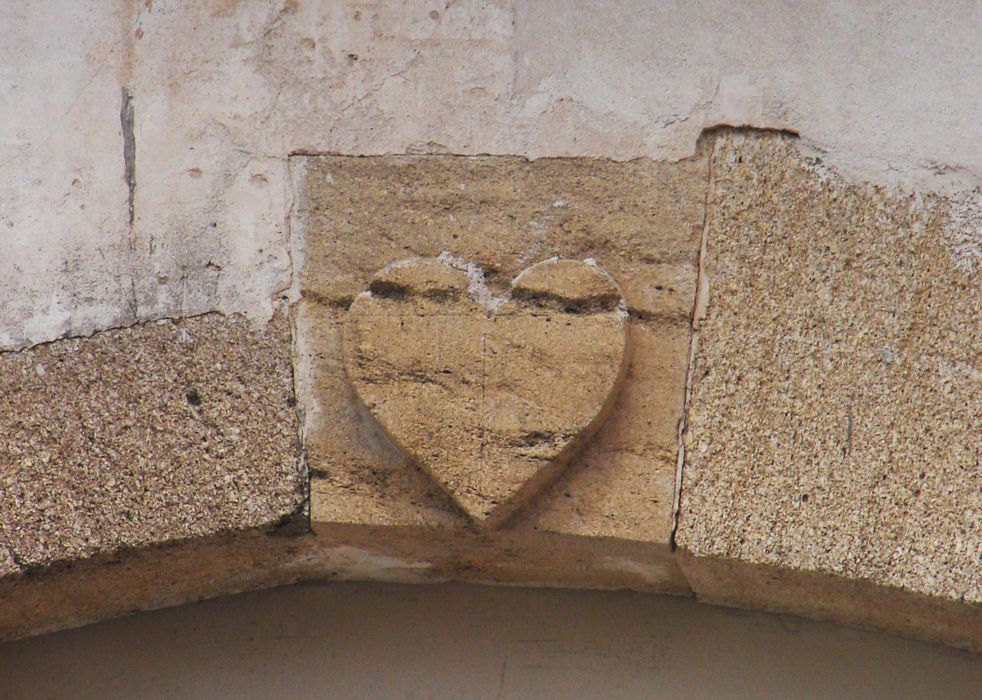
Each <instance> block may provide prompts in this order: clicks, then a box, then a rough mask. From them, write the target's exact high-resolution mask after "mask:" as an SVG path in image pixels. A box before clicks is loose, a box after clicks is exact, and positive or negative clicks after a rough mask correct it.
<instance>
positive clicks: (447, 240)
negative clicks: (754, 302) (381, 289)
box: [294, 155, 707, 592]
mask: <svg viewBox="0 0 982 700" xmlns="http://www.w3.org/2000/svg"><path fill="white" fill-rule="evenodd" d="M294 167H295V169H296V170H298V171H300V172H303V173H305V182H304V188H305V192H304V195H305V197H304V199H305V203H306V205H305V208H304V210H303V211H302V212H300V216H299V219H300V220H301V221H302V224H303V225H302V231H301V232H300V235H301V238H302V240H301V242H300V245H299V246H298V248H299V249H300V251H301V252H302V257H303V260H304V264H303V269H302V272H301V283H300V286H301V291H302V296H303V300H302V301H301V303H300V304H299V305H298V306H297V323H296V327H297V339H298V343H297V353H298V361H297V363H298V373H297V379H298V392H299V399H300V402H301V406H303V407H304V408H305V435H306V445H307V449H308V464H309V466H310V472H311V515H312V526H313V528H314V530H315V532H317V533H318V534H319V536H321V537H331V536H334V535H335V533H337V532H339V529H341V528H344V529H346V531H350V530H349V528H350V526H351V525H352V524H355V525H357V526H359V527H362V528H371V529H372V530H373V537H374V541H375V542H376V543H377V544H378V545H379V546H383V545H384V544H385V543H389V544H390V545H391V546H397V545H396V544H393V543H395V542H396V541H398V547H397V548H398V549H399V551H400V552H401V553H402V554H401V555H402V556H405V555H409V554H412V553H413V551H418V552H422V551H424V550H431V551H429V552H428V553H427V554H426V555H425V557H424V558H426V559H427V560H428V561H430V562H434V566H437V567H438V568H439V567H443V568H447V567H449V569H450V570H451V571H452V572H453V574H452V575H453V577H455V578H466V579H472V580H501V581H510V582H522V581H525V582H543V583H550V584H552V585H590V586H601V587H602V586H614V587H617V586H629V587H634V588H644V589H648V590H669V591H675V592H682V591H685V590H687V586H686V584H685V582H684V580H683V579H682V578H681V576H680V572H679V570H678V567H677V565H676V564H675V562H674V560H673V558H672V556H671V548H670V540H671V533H672V500H673V495H674V482H675V472H676V455H677V446H678V424H679V421H680V419H681V415H682V403H683V399H684V384H685V372H686V366H687V362H688V327H689V317H690V314H691V309H692V304H693V302H694V297H695V282H696V271H697V264H698V252H699V244H700V238H701V227H702V211H703V204H704V198H705V190H704V185H705V179H706V167H707V163H706V159H705V156H704V155H700V156H698V157H696V158H693V159H691V160H686V161H681V162H679V163H671V164H669V163H653V162H650V161H643V160H639V161H631V162H628V163H615V162H611V161H606V160H601V159H555V160H541V161H534V162H529V161H527V160H525V159H521V158H513V157H477V158H458V157H430V156H424V157H403V156H397V157H378V158H345V157H303V158H295V159H294ZM443 253H446V254H447V255H449V256H452V258H454V259H457V260H460V261H464V262H467V263H471V264H473V265H474V266H476V267H478V268H480V269H481V270H483V271H484V272H485V283H486V285H487V288H488V291H489V293H490V294H491V295H492V296H504V295H505V294H506V293H507V292H508V287H509V285H510V283H511V281H512V280H513V279H515V278H516V277H517V276H518V275H519V273H521V272H522V271H523V270H524V269H525V268H527V267H528V266H529V265H531V264H534V263H537V262H540V261H542V260H546V259H548V258H551V257H553V256H559V257H560V258H563V259H569V260H581V261H582V260H584V259H588V258H592V259H594V260H595V261H596V263H597V264H598V265H599V266H601V267H602V268H603V269H605V270H607V271H608V272H609V273H610V274H611V275H612V276H613V277H614V279H615V280H616V281H617V283H618V284H619V285H620V287H621V289H622V290H623V295H624V297H625V299H626V302H627V307H628V310H629V317H630V321H629V323H628V329H627V335H628V339H627V347H626V351H625V362H626V366H625V369H624V373H625V381H624V384H623V386H622V390H621V391H620V392H618V393H617V394H616V396H615V397H614V401H613V405H612V407H611V413H610V416H609V418H608V419H607V420H606V421H605V422H604V423H603V424H602V425H601V426H600V427H599V431H598V432H597V434H596V435H595V436H594V437H593V438H592V439H590V440H589V441H587V442H586V444H585V445H583V446H582V448H581V449H579V450H578V451H577V453H576V454H575V455H573V457H572V460H571V461H570V463H569V464H567V465H565V466H564V467H563V469H562V470H561V472H560V473H559V474H558V475H556V476H555V479H554V481H553V482H552V483H551V484H543V485H542V488H541V490H539V491H538V493H536V494H535V495H534V496H532V495H531V494H530V495H529V498H527V499H525V498H524V497H523V498H521V499H519V500H521V501H524V504H519V503H516V505H519V506H520V507H518V508H517V510H515V511H514V513H513V514H512V515H511V517H509V518H507V519H505V518H501V519H498V518H492V523H491V525H492V527H491V528H490V529H489V528H485V531H484V532H483V533H482V532H478V531H476V530H474V528H473V527H472V526H470V525H469V522H468V521H469V518H468V517H467V516H465V514H464V513H462V512H461V511H460V509H459V508H458V507H457V506H456V505H454V503H453V502H452V500H451V499H450V498H448V496H447V494H446V493H445V492H444V489H443V488H441V487H440V486H439V485H437V483H436V482H435V480H434V479H433V478H432V477H431V476H429V475H428V474H427V473H426V472H425V471H424V470H423V469H421V468H420V467H419V466H417V465H416V464H413V463H412V460H410V459H408V458H407V457H406V456H405V455H404V454H403V453H402V452H401V451H400V450H399V449H398V448H397V447H396V446H395V445H394V444H393V443H392V442H391V441H390V440H389V439H388V438H387V437H386V435H385V431H384V430H383V429H382V427H381V426H380V425H379V423H378V421H377V420H376V418H375V417H373V416H372V414H371V412H370V411H369V410H368V409H367V408H366V407H365V406H364V404H363V402H362V401H359V400H358V399H357V396H356V393H355V391H354V390H353V389H352V387H351V386H350V383H349V382H348V381H347V380H346V378H345V373H344V359H343V358H344V355H343V350H342V342H341V335H342V333H341V330H342V328H343V327H344V324H345V322H346V319H347V317H348V307H349V305H351V303H352V300H354V299H355V298H356V297H357V295H358V294H359V293H361V292H362V291H364V290H367V289H369V288H370V285H371V284H373V283H372V281H371V280H372V278H373V276H374V275H375V274H376V273H377V272H378V271H379V270H380V269H382V268H384V267H386V266H387V265H390V264H391V263H394V262H396V261H400V260H405V259H408V258H413V257H422V258H437V257H439V256H440V255H441V254H443ZM445 259H446V257H445ZM538 294H539V291H537V290H531V291H530V292H529V296H532V297H533V298H534V297H535V296H536V295H538ZM515 296H521V295H515ZM558 296H562V294H559V295H558ZM357 306H358V303H357V302H356V303H355V308H357ZM553 313H563V312H562V311H561V310H555V311H553ZM511 319H512V317H511V315H507V314H506V315H505V316H503V317H502V318H501V319H499V322H500V321H506V322H507V323H512V322H513V321H512V320H511ZM431 321H432V320H431ZM432 322H433V323H436V321H432ZM469 322H474V323H481V322H482V321H477V320H472V321H469ZM514 322H515V323H520V324H521V323H524V322H523V321H521V317H520V316H519V317H516V318H515V320H514ZM380 323H382V324H391V323H393V320H392V317H388V318H386V319H384V320H380ZM391 331H392V332H394V328H392V329H391ZM374 332H375V333H378V334H385V333H388V332H390V331H387V330H385V329H384V328H382V327H381V326H380V327H378V328H376V329H375V330H374ZM473 332H476V331H472V333H471V334H473ZM516 332H521V333H523V334H524V335H523V338H527V339H532V338H533V337H535V331H533V330H530V329H522V330H520V331H516ZM416 335H423V336H427V337H432V338H440V339H443V338H446V337H447V335H448V334H447V333H446V332H445V331H444V332H441V331H440V330H439V329H437V328H436V327H432V328H427V329H425V330H424V331H423V332H422V333H418V334H416ZM539 340H540V341H542V342H541V343H532V344H531V345H540V344H541V345H542V348H543V349H544V350H548V353H549V354H551V355H553V356H554V357H556V358H559V357H560V356H561V354H562V353H557V349H556V347H553V345H552V343H551V341H550V339H549V338H548V337H545V336H543V337H541V338H539ZM460 342H462V341H459V340H457V339H455V340H453V341H452V342H448V343H439V342H436V341H435V340H434V342H433V345H434V347H433V348H431V349H430V350H427V347H428V345H427V342H423V341H421V342H420V343H417V344H416V349H415V350H412V351H408V352H418V353H423V354H426V353H429V352H437V348H441V349H440V352H447V351H448V345H450V346H452V347H453V349H454V352H458V348H459V352H460V353H462V354H461V356H465V355H466V356H470V355H473V354H474V353H476V352H477V351H478V349H479V348H477V347H476V346H475V345H474V344H470V345H466V344H465V345H459V343H460ZM564 342H566V346H569V343H568V341H564ZM506 345H507V344H506ZM589 345H596V343H593V342H591V343H590V344H589ZM501 347H504V346H501ZM514 348H517V349H518V350H519V351H521V352H519V354H522V352H527V349H526V350H522V348H521V344H518V343H515V344H513V349H514ZM574 349H575V348H574ZM576 353H579V351H578V350H577V351H576V352H574V353H573V354H571V355H570V357H574V356H575V357H576V358H577V359H578V360H583V361H584V362H585V363H586V364H592V365H596V361H595V360H590V357H586V356H584V357H582V358H581V357H580V356H579V354H576ZM592 353H593V351H590V352H588V353H587V355H592ZM580 354H582V353H580ZM498 357H499V358H502V359H499V361H498V363H497V366H498V367H500V369H495V371H494V373H495V374H497V375H498V381H499V382H500V383H501V384H502V385H503V386H507V385H508V384H509V382H508V380H507V378H508V376H509V374H508V372H509V371H513V370H514V369H516V368H520V371H519V372H518V374H517V375H515V376H523V377H526V376H528V375H529V374H530V373H531V372H532V368H531V367H530V366H528V364H527V363H526V364H525V365H524V366H523V365H522V362H523V361H522V360H520V358H517V357H516V358H515V359H514V360H512V359H511V358H507V357H506V356H505V355H499V356H498ZM567 359H568V358H567ZM557 361H558V359H557ZM465 364H466V363H465ZM492 364H493V363H492ZM573 364H575V363H573ZM609 364H610V363H609V362H608V361H605V366H608V367H609ZM514 365H518V366H519V367H514ZM568 366H569V364H567V367H568ZM509 367H512V369H511V370H509ZM457 369H459V370H460V372H461V374H462V375H463V374H464V372H465V368H464V367H463V366H461V367H459V368H457ZM580 369H582V368H580ZM581 375H582V373H581ZM488 376H489V378H490V376H491V375H490V374H489V375H488ZM588 380H589V378H588V377H587V376H586V375H582V376H579V377H577V378H576V381H577V382H586V381H588ZM557 381H559V378H558V374H557V376H556V377H553V378H551V379H549V380H548V381H547V382H545V383H544V384H543V385H542V388H541V389H539V388H536V390H535V393H537V394H538V395H539V396H543V395H544V392H545V391H546V390H547V389H548V387H549V386H556V382H557ZM430 390H432V391H439V388H438V387H432V386H431V387H430ZM509 391H512V388H509ZM591 391H592V390H591ZM452 393H453V394H454V395H456V396H460V393H459V392H452ZM430 400H431V399H429V398H427V399H425V400H424V399H420V403H419V404H417V405H423V404H426V405H428V404H429V403H430ZM553 400H555V399H554V397H551V396H549V397H547V398H546V401H553ZM369 403H371V401H369ZM473 404H474V402H473V400H472V401H471V403H468V404H466V406H467V410H465V411H461V410H456V409H452V406H453V403H452V400H451V401H450V402H449V403H448V402H444V403H437V404H436V406H438V407H439V410H446V411H448V415H447V416H446V417H447V419H448V420H450V419H451V418H453V417H456V418H459V419H460V420H461V423H460V424H458V425H457V426H454V425H453V423H452V422H450V423H446V424H447V425H449V426H450V429H451V432H453V431H454V430H465V429H467V428H466V426H464V423H466V421H467V420H468V418H467V414H468V412H469V411H470V410H472V408H473ZM529 405H531V403H530V404H529ZM414 410H416V411H419V410H420V409H418V408H417V409H414ZM504 413H508V414H510V413H512V412H511V411H506V412H504ZM504 413H502V415H504ZM450 414H452V415H450ZM393 415H395V414H393ZM399 418H400V419H402V420H404V421H405V422H406V427H402V428H400V429H399V430H400V431H405V430H409V429H410V428H409V427H408V426H411V425H412V424H413V416H412V415H411V412H409V411H407V412H405V414H400V416H399ZM385 420H395V419H394V418H388V419H385ZM385 420H383V422H385ZM512 427H514V426H512ZM471 429H473V426H471ZM390 432H391V430H390ZM446 437H447V436H443V437H441V439H446ZM550 454H552V453H550ZM501 459H502V460H503V461H505V460H504V458H501ZM485 486H487V484H486V485H485ZM499 488H500V487H499ZM400 533H402V534H400ZM414 533H415V534H414ZM444 541H446V542H448V543H449V542H452V543H453V546H452V547H451V546H449V545H440V544H439V543H440V542H444ZM434 543H436V551H432V550H433V547H434ZM414 548H415V550H414ZM439 562H442V563H439Z"/></svg>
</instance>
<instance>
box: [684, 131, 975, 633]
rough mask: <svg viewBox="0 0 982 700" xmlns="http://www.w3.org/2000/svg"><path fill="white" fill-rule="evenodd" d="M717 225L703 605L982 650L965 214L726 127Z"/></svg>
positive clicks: (697, 442)
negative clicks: (958, 243) (956, 235)
mask: <svg viewBox="0 0 982 700" xmlns="http://www.w3.org/2000/svg"><path fill="white" fill-rule="evenodd" d="M707 218H708V224H707V231H708V234H707V235H708V238H707V255H706V258H705V271H706V275H707V278H708V286H709V305H708V313H707V314H706V316H705V319H704V320H703V321H702V322H701V324H700V326H699V337H698V352H697V355H696V360H695V366H694V370H693V388H692V396H691V403H690V408H689V412H688V427H687V437H686V452H685V468H684V471H683V486H682V492H681V513H680V524H679V530H678V533H677V541H678V543H679V546H680V547H681V553H682V554H683V557H682V563H683V566H684V569H685V571H686V574H687V576H688V577H689V578H690V580H691V581H692V583H693V587H694V588H695V590H696V593H697V594H698V595H700V596H701V597H702V598H704V599H706V600H709V601H715V602H723V603H727V604H735V605H743V606H752V607H764V608H769V609H776V610H784V611H791V612H796V613H801V614H806V615H815V616H819V617H831V618H833V619H836V620H839V621H842V622H847V623H850V624H861V625H873V626H877V627H881V628H884V629H888V630H892V631H896V632H901V633H905V634H911V635H915V636H919V637H922V638H928V639H935V640H940V641H945V642H947V643H951V644H956V645H962V646H972V647H975V648H976V649H982V613H980V606H982V464H980V461H979V460H980V452H982V354H980V352H982V278H980V266H979V265H977V264H973V263H972V261H971V259H970V258H965V256H964V255H959V254H958V251H956V250H955V248H954V247H953V245H952V240H951V233H950V232H951V231H952V230H955V229H956V228H957V222H955V221H953V220H952V217H951V212H950V211H949V209H948V205H947V204H946V203H945V201H944V200H942V199H940V198H936V197H928V198H925V199H924V200H923V201H920V200H916V199H914V198H913V197H907V196H900V195H897V194H893V193H889V192H886V191H884V190H882V189H878V188H875V187H872V186H868V185H855V184H848V183H846V182H844V181H843V180H842V179H841V178H840V177H839V176H838V175H836V174H835V173H834V172H832V171H830V170H829V169H827V168H824V167H823V166H822V164H821V163H819V162H816V161H814V160H812V159H808V158H805V157H804V156H802V154H801V153H800V152H799V151H798V150H797V148H796V147H795V144H794V142H793V141H792V140H790V139H787V138H783V137H779V136H776V135H761V134H748V135H744V134H725V135H723V136H721V137H720V139H719V140H718V141H717V144H716V147H715V150H714V153H713V156H712V162H711V184H710V195H709V211H708V215H707ZM970 234H971V232H968V235H970ZM976 262H977V261H976Z"/></svg>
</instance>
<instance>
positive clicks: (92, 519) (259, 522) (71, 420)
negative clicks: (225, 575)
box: [0, 313, 305, 573]
mask: <svg viewBox="0 0 982 700" xmlns="http://www.w3.org/2000/svg"><path fill="white" fill-rule="evenodd" d="M289 349H290V331H289V324H288V322H287V319H286V315H285V314H282V313H281V314H279V315H278V316H276V317H275V318H274V321H273V322H272V323H271V324H270V325H269V326H268V327H265V328H262V329H257V328H255V327H253V326H252V325H251V324H250V323H248V322H247V321H245V320H243V319H241V318H236V317H224V316H221V315H218V314H214V315H207V316H201V317H197V318H190V319H184V320H179V321H160V322H153V323H146V324H142V325H139V326H134V327H131V328H126V329H122V330H115V331H107V332H104V333H100V334H97V335H95V336H93V337H91V338H80V339H69V340H63V341H58V342H56V343H51V344H47V345H41V346H37V347H34V348H32V349H30V350H24V351H21V352H8V353H2V354H0V551H4V550H5V551H6V556H4V557H0V561H6V562H7V563H6V564H4V565H3V567H4V568H3V570H4V571H5V572H6V573H15V572H16V571H30V570H35V569H41V568H43V567H47V566H50V565H52V564H56V563H58V562H64V561H77V560H79V559H84V558H86V557H90V556H93V555H96V554H107V553H112V552H115V551H117V550H120V549H125V548H132V547H146V546H150V545H159V544H163V543H166V542H170V541H174V540H184V539H189V538H201V537H205V536H211V535H216V534H221V533H228V532H234V531H240V530H246V529H252V528H266V529H271V528H274V527H275V526H277V525H279V524H281V523H282V522H284V521H288V520H290V519H293V518H295V517H297V516H299V515H301V514H302V509H303V507H304V504H305V499H304V496H305V494H304V474H303V471H302V465H301V460H300V442H299V426H298V420H297V416H296V409H295V407H294V399H293V390H292V373H291V366H290V355H289ZM11 563H12V564H14V565H15V566H13V567H11V566H10V564H11Z"/></svg>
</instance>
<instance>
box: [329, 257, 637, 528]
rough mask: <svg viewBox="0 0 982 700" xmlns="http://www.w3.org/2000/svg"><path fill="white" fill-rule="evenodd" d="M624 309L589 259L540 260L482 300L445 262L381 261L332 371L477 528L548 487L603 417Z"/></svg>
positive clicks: (465, 274) (476, 276) (354, 309)
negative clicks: (506, 290)
mask: <svg viewBox="0 0 982 700" xmlns="http://www.w3.org/2000/svg"><path fill="white" fill-rule="evenodd" d="M626 331H627V310H626V306H625V302H624V299H623V297H622V296H621V292H620V289H619V288H618V287H617V285H616V283H614V281H613V279H611V278H610V276H609V275H607V273H606V272H603V271H602V270H600V269H599V268H598V267H596V265H589V264H587V263H583V262H577V261H571V260H558V259H550V260H546V261H544V262H541V263H537V264H536V265H533V266H532V267H530V268H528V269H527V270H525V271H524V272H522V273H521V274H519V276H518V277H517V278H516V279H515V280H514V282H513V283H512V287H511V290H510V296H509V297H494V296H493V295H492V294H491V292H490V290H489V289H487V287H486V286H485V285H484V283H483V272H481V271H480V270H479V269H477V268H476V267H473V266H466V265H463V264H462V263H460V262H458V261H453V260H448V259H410V260H406V261H399V262H396V263H393V264H392V265H389V266H387V267H386V268H384V269H383V270H381V271H380V272H379V273H378V274H377V275H376V276H375V277H374V278H373V279H372V281H371V284H370V285H369V291H367V292H365V293H363V294H359V295H358V296H357V297H356V298H355V300H354V302H353V303H352V304H351V307H350V308H349V310H348V313H347V317H346V321H345V327H344V335H343V338H344V339H343V343H342V345H343V349H344V358H345V370H346V376H347V378H348V380H349V381H350V382H351V384H352V385H353V387H354V388H355V391H356V393H357V395H358V398H359V399H360V400H361V402H362V403H363V404H364V405H365V406H366V407H367V408H368V409H369V411H370V412H371V413H372V415H373V416H374V418H375V419H376V420H377V421H378V423H379V425H380V427H382V429H383V430H384V431H385V433H386V435H387V436H388V437H389V439H390V440H391V441H392V442H393V443H394V444H395V445H398V446H399V448H400V450H401V451H402V452H403V453H404V454H405V455H406V456H408V457H409V458H410V459H411V460H412V462H413V463H414V464H415V465H417V466H419V467H420V468H421V469H423V470H424V471H425V472H427V473H428V474H429V475H430V476H431V477H432V478H433V479H434V480H435V481H436V482H437V484H439V485H440V486H441V487H442V488H443V489H444V490H446V491H447V493H448V494H449V495H450V497H451V498H452V499H453V500H454V502H455V503H456V504H457V505H458V506H459V507H460V508H461V509H462V510H463V511H464V512H466V513H467V515H468V516H469V517H470V518H471V519H473V520H474V521H475V522H476V523H478V524H480V525H483V526H488V527H490V526H494V525H497V524H499V523H500V522H501V521H502V520H504V519H505V518H507V517H508V516H509V515H510V514H511V513H512V512H513V511H514V510H515V508H517V507H518V506H520V505H522V504H523V503H524V502H525V501H526V500H527V499H528V498H530V497H531V496H533V495H534V494H535V493H536V492H537V491H538V490H539V489H540V488H541V487H542V486H543V485H545V484H548V483H550V482H551V481H552V480H553V479H554V477H555V476H556V475H557V474H558V473H559V472H560V470H561V469H562V468H563V467H564V466H565V465H566V463H567V462H568V461H569V459H570V457H571V456H572V455H574V454H575V453H576V452H577V451H578V450H579V448H580V447H581V446H582V445H583V444H584V443H586V442H587V441H588V440H589V439H590V438H591V437H593V434H594V433H595V432H596V430H597V428H598V427H599V426H600V425H601V424H602V423H603V421H604V420H606V418H607V416H608V415H609V414H610V409H611V407H612V406H613V402H614V399H615V397H616V390H617V389H618V388H619V386H620V380H621V379H622V378H623V374H624V372H623V370H624V358H625V353H624V346H625V342H626V339H627V332H626Z"/></svg>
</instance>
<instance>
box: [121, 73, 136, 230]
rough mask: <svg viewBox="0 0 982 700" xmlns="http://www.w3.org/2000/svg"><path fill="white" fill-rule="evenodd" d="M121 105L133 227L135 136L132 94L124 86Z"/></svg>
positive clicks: (124, 159)
mask: <svg viewBox="0 0 982 700" xmlns="http://www.w3.org/2000/svg"><path fill="white" fill-rule="evenodd" d="M120 92H121V94H122V105H121V106H120V108H119V121H120V124H121V125H122V127H123V164H124V167H125V171H124V172H125V178H126V186H127V187H128V188H129V200H128V205H129V223H130V226H131V227H132V226H133V200H134V197H135V195H136V135H135V133H134V129H133V122H134V114H133V93H132V92H131V91H130V89H129V88H128V87H126V86H125V85H124V86H123V87H122V88H120Z"/></svg>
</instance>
